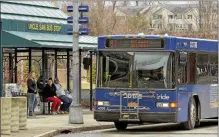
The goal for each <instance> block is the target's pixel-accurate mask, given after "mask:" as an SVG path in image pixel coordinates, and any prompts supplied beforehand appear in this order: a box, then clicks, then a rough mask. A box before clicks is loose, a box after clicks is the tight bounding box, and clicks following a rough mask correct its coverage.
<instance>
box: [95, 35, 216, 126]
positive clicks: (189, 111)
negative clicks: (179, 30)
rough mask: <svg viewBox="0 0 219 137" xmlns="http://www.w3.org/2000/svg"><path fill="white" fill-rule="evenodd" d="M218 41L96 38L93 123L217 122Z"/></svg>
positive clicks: (118, 36) (198, 123) (121, 124)
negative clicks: (209, 119) (207, 120)
mask: <svg viewBox="0 0 219 137" xmlns="http://www.w3.org/2000/svg"><path fill="white" fill-rule="evenodd" d="M217 48H218V41H216V40H207V39H198V38H185V37H175V36H159V35H111V36H100V37H99V38H98V49H97V72H96V84H97V85H96V89H95V93H94V106H93V107H94V119H95V120H96V121H104V122H114V124H115V127H116V128H117V130H125V129H126V128H127V125H128V124H132V123H133V124H142V123H144V122H147V123H148V122H150V123H180V125H181V126H182V127H183V128H184V129H187V130H191V129H193V128H195V127H196V126H199V125H200V119H207V118H217V117H218V115H217V104H218V99H217V92H218V49H217Z"/></svg>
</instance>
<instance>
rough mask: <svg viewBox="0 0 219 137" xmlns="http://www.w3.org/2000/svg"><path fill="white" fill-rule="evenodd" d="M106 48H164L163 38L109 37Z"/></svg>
mask: <svg viewBox="0 0 219 137" xmlns="http://www.w3.org/2000/svg"><path fill="white" fill-rule="evenodd" d="M105 47H106V48H111V49H114V48H121V49H122V48H164V41H163V39H107V40H106V46H105Z"/></svg>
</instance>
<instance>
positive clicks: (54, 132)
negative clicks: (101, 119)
mask: <svg viewBox="0 0 219 137" xmlns="http://www.w3.org/2000/svg"><path fill="white" fill-rule="evenodd" d="M114 127H115V126H114V125H98V126H87V127H86V126H85V127H77V128H63V129H57V130H51V131H48V132H45V133H43V134H40V135H37V136H34V137H53V136H56V135H59V134H60V133H61V132H63V131H68V132H70V133H77V132H83V131H92V130H101V129H110V128H114Z"/></svg>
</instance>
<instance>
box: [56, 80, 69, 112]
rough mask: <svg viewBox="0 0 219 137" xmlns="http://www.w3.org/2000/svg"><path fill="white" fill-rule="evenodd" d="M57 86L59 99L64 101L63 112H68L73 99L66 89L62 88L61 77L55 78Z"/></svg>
mask: <svg viewBox="0 0 219 137" xmlns="http://www.w3.org/2000/svg"><path fill="white" fill-rule="evenodd" d="M54 83H55V86H56V94H57V96H58V97H59V99H60V100H61V101H62V102H63V104H62V105H61V108H60V110H61V113H66V114H67V113H68V110H69V107H70V105H71V102H72V99H71V98H69V97H67V95H66V93H65V90H64V89H63V88H62V86H61V84H60V83H59V79H58V78H56V79H55V80H54Z"/></svg>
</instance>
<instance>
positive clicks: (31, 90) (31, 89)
mask: <svg viewBox="0 0 219 137" xmlns="http://www.w3.org/2000/svg"><path fill="white" fill-rule="evenodd" d="M27 93H28V109H29V116H32V115H33V113H34V110H35V108H36V106H37V82H36V80H35V73H34V72H30V73H29V76H28V79H27Z"/></svg>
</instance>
